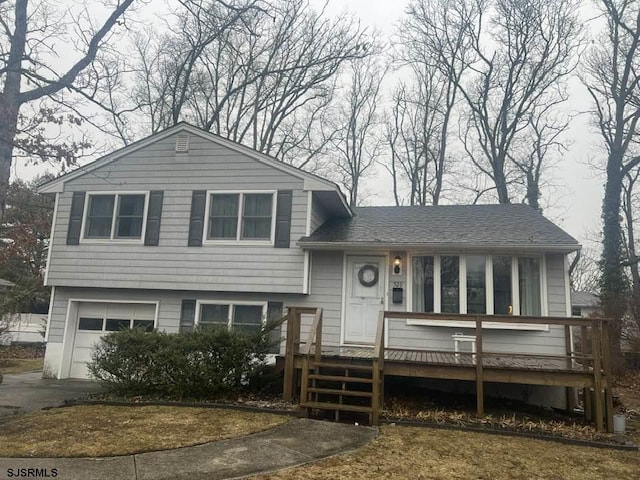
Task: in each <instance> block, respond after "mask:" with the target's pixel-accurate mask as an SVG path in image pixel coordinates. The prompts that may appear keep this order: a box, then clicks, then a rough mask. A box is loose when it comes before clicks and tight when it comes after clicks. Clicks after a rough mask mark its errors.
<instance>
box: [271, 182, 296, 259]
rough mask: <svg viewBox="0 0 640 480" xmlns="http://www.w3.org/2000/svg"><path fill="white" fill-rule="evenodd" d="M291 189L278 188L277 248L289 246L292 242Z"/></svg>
mask: <svg viewBox="0 0 640 480" xmlns="http://www.w3.org/2000/svg"><path fill="white" fill-rule="evenodd" d="M292 195H293V192H292V191H291V190H278V205H277V208H276V242H275V247H276V248H289V244H290V242H291V197H292Z"/></svg>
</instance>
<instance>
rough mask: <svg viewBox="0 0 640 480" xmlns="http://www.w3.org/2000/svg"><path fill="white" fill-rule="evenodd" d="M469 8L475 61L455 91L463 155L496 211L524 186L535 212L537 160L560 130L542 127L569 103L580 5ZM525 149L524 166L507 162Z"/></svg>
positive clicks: (499, 3)
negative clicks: (489, 191) (487, 182)
mask: <svg viewBox="0 0 640 480" xmlns="http://www.w3.org/2000/svg"><path fill="white" fill-rule="evenodd" d="M459 2H462V3H467V2H466V1H465V0H459ZM470 4H471V5H473V8H474V9H475V11H476V14H475V17H474V18H475V19H476V24H475V25H471V23H468V24H467V26H468V27H469V28H468V29H467V34H468V35H469V36H470V38H471V44H472V48H473V50H474V54H475V58H474V60H473V62H472V63H471V64H470V65H469V71H470V72H472V74H471V75H470V78H469V79H467V80H464V79H463V81H462V82H460V83H459V84H458V86H459V88H460V91H461V92H462V95H463V97H464V98H465V100H466V104H467V106H468V117H467V120H466V124H465V129H464V132H463V135H462V140H463V144H464V147H465V151H466V152H467V154H468V156H469V157H470V159H471V161H472V162H473V164H474V165H475V166H476V167H477V168H478V170H479V171H480V172H482V173H484V174H486V175H487V176H488V177H489V178H491V180H492V183H493V184H494V185H495V190H496V194H497V198H498V201H499V202H500V203H510V202H511V200H512V197H513V188H514V186H515V185H517V184H518V183H521V184H522V183H524V184H525V185H527V187H526V188H527V192H531V194H526V195H525V198H528V199H531V200H532V201H533V202H534V206H535V203H536V199H537V198H538V197H539V193H535V192H536V191H538V192H539V182H540V174H541V172H542V170H543V164H542V163H541V161H540V160H541V159H536V157H537V156H538V155H539V154H544V153H545V148H542V145H549V144H551V143H553V142H555V139H556V138H557V134H558V130H561V131H562V130H563V129H562V128H561V127H562V124H558V123H552V124H549V123H547V122H546V121H545V122H543V123H540V119H542V118H547V119H548V118H549V115H551V114H552V112H553V111H554V109H555V107H557V106H558V105H559V104H561V103H563V102H564V101H565V100H566V99H567V92H566V85H565V82H566V79H567V78H568V77H569V76H570V75H571V74H572V72H573V71H574V70H575V68H576V66H577V62H578V58H579V53H580V48H581V41H580V38H581V26H580V22H579V21H578V18H577V8H578V3H577V2H576V1H575V0H567V1H561V2H558V1H555V0H531V1H512V0H496V1H494V2H488V1H484V0H476V1H472V2H470ZM490 8H491V9H492V10H490ZM490 13H493V14H492V15H491V17H490V19H489V22H488V28H487V30H486V32H485V18H486V17H487V16H488V15H489V14H490ZM440 61H442V62H447V59H446V58H445V57H442V58H441V59H440ZM545 125H547V127H545ZM565 128H566V127H565ZM523 142H524V143H526V142H530V143H531V144H532V146H533V148H531V149H530V152H529V153H528V154H526V155H524V158H525V161H524V162H523V161H522V159H523V157H520V161H519V162H515V163H514V162H513V160H514V159H515V158H514V157H510V155H512V152H513V151H514V147H516V146H517V145H518V144H520V145H522V144H523ZM536 144H537V146H536ZM532 162H533V163H532ZM523 167H524V168H523ZM523 173H524V179H522V174H523ZM530 182H533V183H532V184H531V185H529V183H530Z"/></svg>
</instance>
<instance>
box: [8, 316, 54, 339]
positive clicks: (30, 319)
mask: <svg viewBox="0 0 640 480" xmlns="http://www.w3.org/2000/svg"><path fill="white" fill-rule="evenodd" d="M4 321H8V324H9V329H8V331H7V333H6V335H2V337H1V338H0V343H2V344H5V345H8V344H11V343H37V342H44V332H45V328H46V326H47V315H46V314H39V313H15V314H13V315H9V316H8V317H7V318H5V319H4Z"/></svg>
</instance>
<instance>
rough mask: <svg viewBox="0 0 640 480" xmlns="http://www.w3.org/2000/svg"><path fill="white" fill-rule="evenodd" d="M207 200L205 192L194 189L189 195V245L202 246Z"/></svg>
mask: <svg viewBox="0 0 640 480" xmlns="http://www.w3.org/2000/svg"><path fill="white" fill-rule="evenodd" d="M206 201H207V192H205V191H204V190H196V191H194V192H193V195H192V197H191V219H190V221H189V243H188V245H189V246H190V247H200V246H202V233H203V232H204V210H205V205H206Z"/></svg>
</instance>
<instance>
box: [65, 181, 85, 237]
mask: <svg viewBox="0 0 640 480" xmlns="http://www.w3.org/2000/svg"><path fill="white" fill-rule="evenodd" d="M84 196H85V193H84V192H73V198H72V199H71V212H70V214H69V229H68V230H67V245H78V244H79V243H80V231H81V230H82V214H83V213H84Z"/></svg>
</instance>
